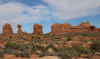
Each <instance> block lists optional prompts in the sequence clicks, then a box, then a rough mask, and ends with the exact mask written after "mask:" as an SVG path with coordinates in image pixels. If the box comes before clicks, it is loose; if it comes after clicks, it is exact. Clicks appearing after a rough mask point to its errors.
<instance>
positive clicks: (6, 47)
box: [5, 43, 19, 49]
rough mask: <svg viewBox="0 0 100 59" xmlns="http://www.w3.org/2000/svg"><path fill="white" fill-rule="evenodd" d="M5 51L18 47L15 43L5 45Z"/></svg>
mask: <svg viewBox="0 0 100 59" xmlns="http://www.w3.org/2000/svg"><path fill="white" fill-rule="evenodd" d="M5 49H19V45H18V44H15V43H6V44H5Z"/></svg>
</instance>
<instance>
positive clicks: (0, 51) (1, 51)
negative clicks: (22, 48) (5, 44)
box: [0, 49, 4, 58]
mask: <svg viewBox="0 0 100 59" xmlns="http://www.w3.org/2000/svg"><path fill="white" fill-rule="evenodd" d="M0 58H4V51H3V50H1V49H0Z"/></svg>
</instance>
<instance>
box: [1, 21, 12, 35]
mask: <svg viewBox="0 0 100 59" xmlns="http://www.w3.org/2000/svg"><path fill="white" fill-rule="evenodd" d="M12 33H13V30H12V27H11V25H10V24H9V23H5V25H4V26H3V32H2V34H12Z"/></svg>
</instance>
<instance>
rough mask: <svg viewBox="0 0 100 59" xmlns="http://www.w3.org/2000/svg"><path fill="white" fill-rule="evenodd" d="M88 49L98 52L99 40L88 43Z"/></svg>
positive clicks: (99, 49) (99, 48) (99, 47)
mask: <svg viewBox="0 0 100 59" xmlns="http://www.w3.org/2000/svg"><path fill="white" fill-rule="evenodd" d="M90 49H91V50H93V51H96V52H100V40H96V41H93V42H92V44H90Z"/></svg>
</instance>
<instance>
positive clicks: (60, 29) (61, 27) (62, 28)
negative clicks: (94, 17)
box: [51, 22, 100, 33]
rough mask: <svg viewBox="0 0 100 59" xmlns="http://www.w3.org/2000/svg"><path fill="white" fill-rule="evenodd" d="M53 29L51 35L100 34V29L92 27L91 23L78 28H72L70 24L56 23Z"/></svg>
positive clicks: (82, 24)
mask: <svg viewBox="0 0 100 59" xmlns="http://www.w3.org/2000/svg"><path fill="white" fill-rule="evenodd" d="M51 28H52V30H51V33H72V32H100V28H97V27H96V26H91V25H90V22H86V23H84V22H81V24H80V25H77V26H71V24H69V23H64V24H60V23H55V24H53V25H52V26H51Z"/></svg>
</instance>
